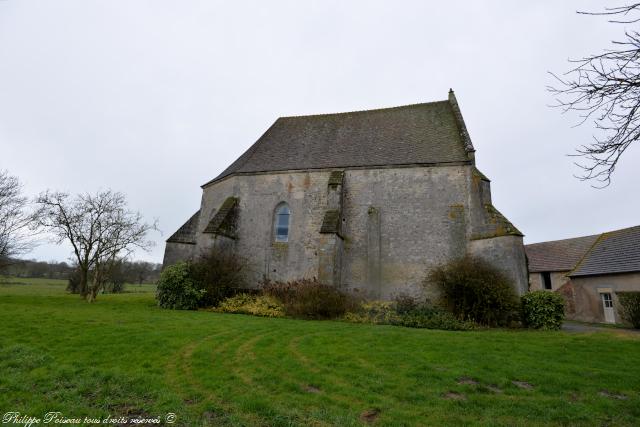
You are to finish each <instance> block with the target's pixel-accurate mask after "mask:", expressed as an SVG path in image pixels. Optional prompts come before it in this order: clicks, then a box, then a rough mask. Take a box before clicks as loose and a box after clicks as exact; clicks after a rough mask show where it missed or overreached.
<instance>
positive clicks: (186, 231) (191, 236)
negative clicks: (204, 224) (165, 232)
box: [167, 210, 200, 244]
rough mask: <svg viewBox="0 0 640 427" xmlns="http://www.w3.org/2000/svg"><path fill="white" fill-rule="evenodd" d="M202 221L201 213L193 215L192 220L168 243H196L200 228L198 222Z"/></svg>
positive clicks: (173, 235)
mask: <svg viewBox="0 0 640 427" xmlns="http://www.w3.org/2000/svg"><path fill="white" fill-rule="evenodd" d="M199 219H200V211H199V210H198V212H196V213H194V214H193V215H191V218H189V219H188V220H187V222H185V223H184V224H182V226H181V227H180V228H178V230H177V231H176V232H175V233H173V234H172V235H171V237H169V238H168V239H167V243H187V244H195V243H196V230H197V227H198V220H199Z"/></svg>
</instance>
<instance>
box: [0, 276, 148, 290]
mask: <svg viewBox="0 0 640 427" xmlns="http://www.w3.org/2000/svg"><path fill="white" fill-rule="evenodd" d="M10 285H29V286H25V287H17V286H14V287H12V288H11V289H13V292H18V293H20V292H22V293H26V294H35V295H42V294H47V295H61V294H64V293H65V289H66V287H67V281H66V280H62V279H40V278H23V277H7V276H0V288H2V287H7V286H10ZM124 286H125V287H124V291H125V292H127V293H128V292H133V293H145V292H155V291H156V285H154V284H150V283H143V284H141V285H139V284H132V283H126V284H125V285H124Z"/></svg>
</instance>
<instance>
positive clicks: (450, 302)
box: [425, 257, 518, 326]
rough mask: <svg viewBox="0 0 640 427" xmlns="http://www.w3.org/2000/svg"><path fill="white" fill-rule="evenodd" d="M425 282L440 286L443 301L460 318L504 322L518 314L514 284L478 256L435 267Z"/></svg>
mask: <svg viewBox="0 0 640 427" xmlns="http://www.w3.org/2000/svg"><path fill="white" fill-rule="evenodd" d="M425 285H435V286H436V287H437V288H439V290H440V291H441V297H442V305H443V306H444V307H446V308H447V309H448V310H449V311H450V312H451V313H453V314H454V315H455V316H456V317H457V318H458V319H459V320H470V321H473V322H477V323H479V324H482V325H487V326H504V325H507V324H509V322H510V321H511V320H513V319H514V317H516V316H517V309H518V298H517V296H516V293H515V291H514V288H513V284H512V283H511V281H510V280H509V279H508V278H507V277H506V276H505V275H504V274H502V273H501V272H500V271H499V270H497V269H496V268H494V267H493V266H491V265H490V264H488V263H487V262H485V261H483V260H481V259H477V258H471V257H465V258H462V259H457V260H453V261H451V262H448V263H447V264H445V265H443V266H441V267H438V268H435V269H433V270H432V271H431V272H430V273H429V275H428V276H427V279H426V280H425Z"/></svg>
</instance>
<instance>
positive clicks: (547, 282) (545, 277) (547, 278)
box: [542, 271, 551, 290]
mask: <svg viewBox="0 0 640 427" xmlns="http://www.w3.org/2000/svg"><path fill="white" fill-rule="evenodd" d="M542 283H543V284H544V288H545V289H548V290H551V273H549V272H548V271H545V272H543V273H542Z"/></svg>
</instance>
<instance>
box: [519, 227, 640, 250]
mask: <svg viewBox="0 0 640 427" xmlns="http://www.w3.org/2000/svg"><path fill="white" fill-rule="evenodd" d="M634 228H640V225H633V226H631V227H625V228H619V229H617V230H610V231H603V232H601V233H596V234H587V235H586V236H578V237H567V238H566V239H558V240H547V241H544V242H536V243H527V244H526V245H525V246H533V245H544V244H547V243H557V242H564V241H566V240H576V239H585V238H587V237H596V236H597V237H598V238H599V237H600V236H602V235H603V234H611V233H618V232H620V231H626V230H631V229H634Z"/></svg>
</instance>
